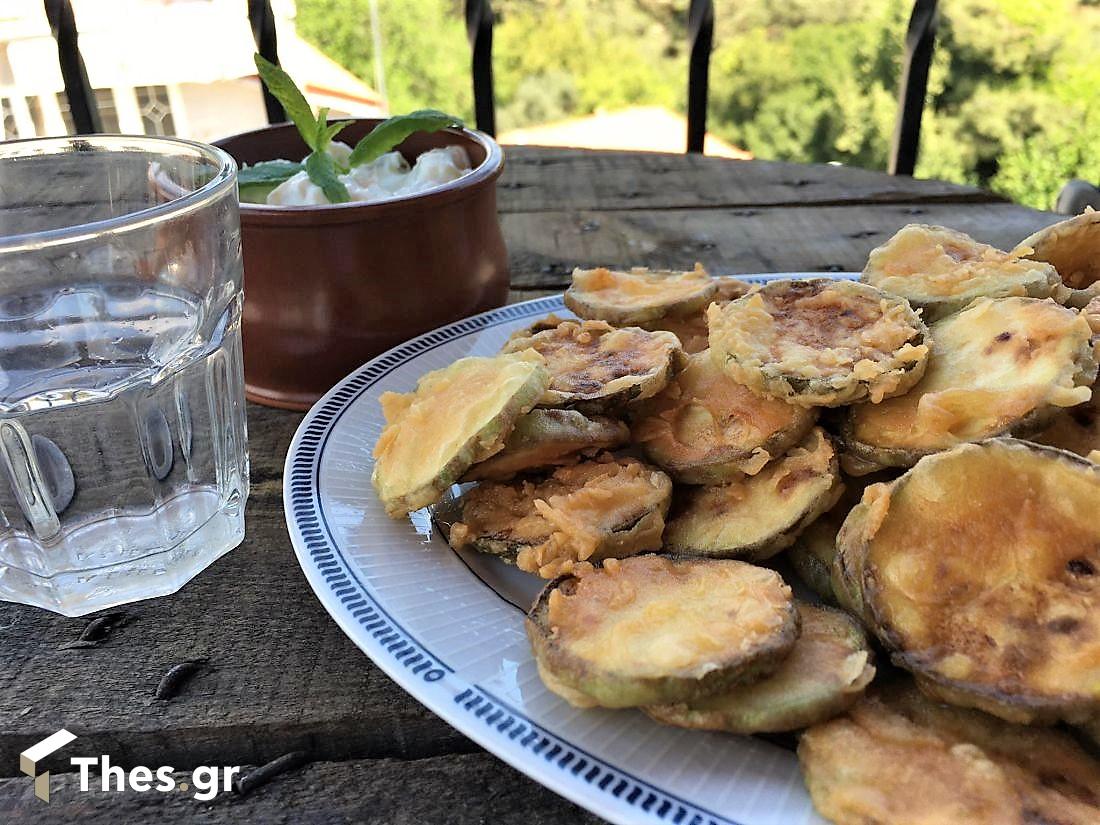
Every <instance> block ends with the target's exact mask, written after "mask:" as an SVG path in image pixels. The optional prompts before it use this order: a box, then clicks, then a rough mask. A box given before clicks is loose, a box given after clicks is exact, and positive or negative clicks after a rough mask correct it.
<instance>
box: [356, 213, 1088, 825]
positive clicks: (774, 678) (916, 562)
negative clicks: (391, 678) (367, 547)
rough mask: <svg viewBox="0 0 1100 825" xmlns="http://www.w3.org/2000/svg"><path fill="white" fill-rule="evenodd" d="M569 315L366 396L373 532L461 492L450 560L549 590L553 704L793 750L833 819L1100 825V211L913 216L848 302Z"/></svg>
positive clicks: (574, 302)
mask: <svg viewBox="0 0 1100 825" xmlns="http://www.w3.org/2000/svg"><path fill="white" fill-rule="evenodd" d="M565 303H566V306H568V307H569V308H570V309H571V310H572V311H573V312H574V313H575V314H576V315H577V316H578V317H577V318H576V319H564V318H558V317H554V316H551V317H549V318H547V319H543V320H541V321H538V322H536V323H535V324H533V325H532V326H531V327H529V328H528V329H526V330H523V331H521V332H519V333H516V334H515V335H513V336H512V338H511V339H509V341H508V342H507V343H506V345H505V346H504V348H503V350H502V352H501V353H500V354H499V355H497V356H495V357H491V358H467V359H462V360H460V361H458V362H456V363H454V364H452V365H451V366H449V367H446V368H444V369H442V370H439V371H436V372H433V373H431V374H429V375H426V376H424V377H423V378H422V379H421V381H420V383H419V384H418V386H417V388H416V390H415V391H414V392H411V393H407V394H404V395H394V394H388V395H387V396H385V397H384V398H383V399H382V403H383V407H384V412H385V417H386V421H387V425H386V427H385V429H384V431H383V432H382V434H381V436H380V438H379V440H378V444H377V446H376V449H375V465H374V476H373V482H374V485H375V488H376V490H377V491H378V494H379V496H380V498H381V500H382V502H383V503H384V505H385V507H386V509H387V511H388V512H389V513H390V514H391V515H393V516H395V517H400V516H403V515H404V514H406V513H407V512H409V511H410V510H413V509H417V508H420V507H423V506H426V505H430V504H433V503H435V502H438V501H439V500H440V499H441V497H442V496H443V494H444V492H445V491H447V490H448V489H449V488H451V486H452V485H453V484H455V483H456V482H475V481H476V482H477V484H476V486H469V485H467V486H464V488H463V489H464V492H463V493H462V495H461V497H460V498H459V500H458V502H457V513H458V514H457V516H456V517H455V518H454V519H453V521H451V523H449V524H447V526H446V527H447V530H448V538H449V541H450V543H451V545H452V546H454V547H455V548H456V549H459V548H470V549H473V550H477V551H480V552H484V553H490V554H493V555H496V556H498V557H499V558H501V559H502V560H504V561H505V562H508V563H511V564H515V565H517V566H518V567H519V568H520V569H522V570H525V571H527V572H530V573H533V574H536V575H539V576H541V577H543V578H545V579H549V580H550V581H549V582H548V584H547V585H546V586H545V588H544V589H543V591H542V593H541V594H540V595H539V597H538V599H537V601H536V602H535V604H534V606H533V607H532V608H531V610H530V612H529V613H528V617H527V631H528V636H529V638H530V641H531V646H532V650H533V652H534V657H535V661H536V663H537V666H538V670H539V674H540V676H541V677H542V680H543V682H544V683H545V684H546V686H547V687H548V688H549V689H550V690H551V691H553V692H554V693H556V694H558V695H559V696H561V697H563V698H564V699H565V700H566V701H568V702H570V703H572V704H573V705H576V706H578V707H596V706H599V707H605V708H639V709H640V710H642V711H643V712H644V713H646V714H647V715H648V716H649V717H651V718H652V719H654V720H656V721H658V722H661V723H664V724H669V725H676V726H680V727H684V728H698V729H705V730H718V731H727V732H730V733H738V734H757V733H781V732H791V731H802V733H801V735H800V740H799V748H798V753H799V758H800V760H801V763H802V767H803V771H804V774H805V778H806V783H807V786H808V788H809V790H810V793H811V796H812V798H813V801H814V804H815V806H816V807H817V809H818V810H819V811H820V812H821V813H822V814H823V815H824V816H825V817H827V818H829V819H830V820H832V821H834V822H836V823H841V825H866V823H882V825H889V824H891V823H914V824H915V823H921V824H922V825H925V824H927V823H990V824H991V825H999V823H1020V824H1021V825H1023V823H1054V822H1057V823H1100V760H1098V759H1097V758H1096V754H1097V753H1098V752H1100V751H1098V750H1097V748H1098V747H1100V400H1098V399H1096V398H1095V397H1094V395H1093V385H1094V384H1095V383H1096V378H1097V337H1098V336H1100V217H1098V214H1097V213H1092V212H1087V213H1085V214H1084V215H1081V216H1079V217H1077V218H1073V219H1071V220H1069V221H1064V222H1063V223H1060V224H1056V225H1054V226H1052V227H1049V228H1048V229H1046V230H1043V231H1042V232H1040V233H1037V234H1036V235H1033V236H1031V237H1030V238H1027V239H1026V240H1025V241H1024V242H1022V243H1021V245H1019V246H1018V247H1017V248H1016V249H1014V250H1013V251H1011V252H1004V251H1001V250H997V249H994V248H993V247H990V246H987V245H985V244H980V243H978V242H977V241H975V240H973V239H972V238H969V237H968V236H966V235H964V234H962V233H960V232H955V231H952V230H949V229H945V228H942V227H931V226H923V225H917V224H914V225H910V226H906V227H904V228H902V229H901V230H900V231H899V232H898V233H897V234H896V235H895V236H894V237H893V238H891V239H890V240H889V241H888V242H887V243H885V244H884V245H882V246H881V247H879V248H878V249H876V250H874V251H873V252H872V253H871V256H870V258H869V260H868V264H867V267H866V269H865V271H864V273H863V275H862V277H861V279H860V281H859V282H852V281H837V280H829V279H808V280H786V281H783V280H780V281H772V282H769V283H767V284H765V285H763V286H760V287H757V286H750V285H748V284H745V283H743V282H740V281H736V280H735V279H731V278H712V277H711V276H710V275H708V274H707V273H706V272H705V271H704V270H703V269H702V267H700V266H698V265H696V267H695V269H694V270H689V271H685V272H668V271H650V270H647V269H632V270H629V271H623V272H616V271H612V270H609V269H593V270H577V271H576V272H575V273H574V278H573V285H572V286H571V288H570V289H569V290H568V291H567V292H566V294H565ZM781 571H782V572H781ZM788 571H793V572H794V574H795V575H796V577H797V579H798V580H799V581H798V582H796V584H799V586H804V589H803V590H802V592H803V593H805V594H806V595H805V596H804V597H799V598H796V597H795V594H794V592H793V591H792V589H791V587H790V586H789V584H788V582H787V581H785V580H784V578H783V575H784V574H786V573H787V572H788ZM876 650H877V651H878V653H879V654H880V665H879V671H880V674H881V675H880V677H879V678H878V679H877V680H876V681H875V682H874V684H872V680H875V676H876V667H875V665H874V663H873V662H874V655H875V651H876ZM882 661H888V662H889V664H887V665H885V666H884V665H883V664H882Z"/></svg>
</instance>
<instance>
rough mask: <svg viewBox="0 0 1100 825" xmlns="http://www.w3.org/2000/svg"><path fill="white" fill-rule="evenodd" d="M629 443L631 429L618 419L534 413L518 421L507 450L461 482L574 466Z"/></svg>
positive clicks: (575, 413)
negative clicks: (561, 466)
mask: <svg viewBox="0 0 1100 825" xmlns="http://www.w3.org/2000/svg"><path fill="white" fill-rule="evenodd" d="M629 440H630V429H629V428H628V427H627V426H626V424H624V423H623V422H622V421H619V420H618V419H616V418H609V417H607V416H606V415H594V416H592V417H591V418H589V417H588V416H586V415H585V414H584V413H582V412H579V411H578V410H531V412H529V413H527V414H526V415H522V416H520V417H519V419H518V420H517V421H516V426H515V429H513V430H512V433H511V435H509V436H508V440H507V441H505V442H504V449H503V450H501V451H500V452H499V453H497V454H496V455H494V456H491V457H490V458H487V459H485V460H484V461H481V462H478V463H477V464H475V465H474V466H473V467H471V468H470V469H469V470H467V471H466V475H464V476H463V477H462V480H463V481H484V480H489V481H507V480H508V479H510V478H512V477H514V476H515V475H517V474H518V473H522V472H531V471H533V470H542V469H545V468H547V467H557V466H559V465H563V464H573V463H575V462H576V461H577V460H578V459H580V458H581V457H582V456H591V455H594V454H595V453H596V452H598V451H599V450H605V449H612V448H614V447H621V446H622V445H623V444H625V443H626V442H627V441H629Z"/></svg>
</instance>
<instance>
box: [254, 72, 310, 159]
mask: <svg viewBox="0 0 1100 825" xmlns="http://www.w3.org/2000/svg"><path fill="white" fill-rule="evenodd" d="M255 61H256V71H258V72H259V73H260V80H262V81H263V82H264V85H265V86H266V87H267V90H268V91H269V92H271V94H273V95H274V96H275V99H276V100H278V101H279V102H280V103H281V104H283V109H284V110H285V111H286V115H287V117H289V118H290V121H291V123H293V124H294V125H295V126H297V127H298V131H299V132H301V134H302V139H303V140H305V142H306V145H307V146H308V147H309V148H310V149H316V148H317V147H316V146H315V145H314V144H315V143H316V140H317V118H315V117H314V116H313V109H311V108H310V105H309V102H308V101H307V100H306V99H305V96H304V95H303V94H302V93H301V92H300V91H298V87H297V86H295V85H294V81H293V80H291V79H290V75H288V74H287V73H286V72H284V71H283V70H282V69H280V68H279V67H278V66H276V65H275V64H274V63H272V62H270V61H269V60H265V59H264V57H263V56H262V55H259V54H257V55H256V56H255Z"/></svg>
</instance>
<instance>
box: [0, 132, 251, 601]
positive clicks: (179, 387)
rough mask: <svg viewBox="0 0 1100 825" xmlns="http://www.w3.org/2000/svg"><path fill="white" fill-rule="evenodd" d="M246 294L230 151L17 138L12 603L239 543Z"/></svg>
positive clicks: (186, 564) (199, 563) (144, 589)
mask: <svg viewBox="0 0 1100 825" xmlns="http://www.w3.org/2000/svg"><path fill="white" fill-rule="evenodd" d="M242 298H243V293H242V271H241V244H240V227H239V224H238V217H237V192H236V166H235V164H234V162H233V160H232V159H231V158H230V157H229V156H228V155H227V154H225V153H224V152H222V151H221V150H219V149H215V148H214V147H211V146H204V145H202V144H198V143H191V142H189V141H184V140H174V139H167V138H145V137H119V136H93V137H73V138H50V139H44V140H27V141H15V142H11V143H4V144H0V599H3V600H7V601H13V602H22V603H24V604H31V605H38V606H40V607H45V608H48V609H50V610H54V611H57V612H58V613H63V614H65V615H68V616H78V615H82V614H84V613H89V612H91V611H93V610H99V609H101V608H105V607H109V606H111V605H116V604H120V603H122V602H128V601H133V600H135V599H144V598H148V597H150V596H160V595H164V594H166V593H171V592H174V591H175V590H177V589H179V588H180V587H181V586H182V585H183V584H184V583H185V582H187V581H188V580H189V579H191V578H192V577H193V576H194V575H195V574H196V573H198V572H199V571H201V570H202V569H203V568H205V567H206V566H207V565H209V564H210V563H211V562H213V561H214V560H215V559H217V558H218V557H219V556H221V555H223V554H224V553H226V552H227V551H229V550H231V549H232V548H234V547H236V546H237V545H238V544H239V543H240V542H241V540H242V538H243V537H244V503H245V498H246V497H247V495H248V451H247V445H246V440H245V408H244V379H243V374H242V373H243V370H242V362H241V333H240V322H241V303H242Z"/></svg>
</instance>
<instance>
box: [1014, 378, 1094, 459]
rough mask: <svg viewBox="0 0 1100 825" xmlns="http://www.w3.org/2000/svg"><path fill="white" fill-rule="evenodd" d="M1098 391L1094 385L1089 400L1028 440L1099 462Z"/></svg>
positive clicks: (1065, 413)
mask: <svg viewBox="0 0 1100 825" xmlns="http://www.w3.org/2000/svg"><path fill="white" fill-rule="evenodd" d="M1097 389H1098V388H1097V387H1096V386H1093V388H1092V398H1090V399H1089V400H1088V401H1087V402H1085V403H1084V404H1078V405H1077V406H1076V407H1070V408H1069V409H1067V410H1063V411H1062V412H1060V413H1058V414H1057V415H1056V416H1055V417H1054V418H1053V419H1052V420H1051V422H1050V424H1049V426H1047V428H1046V429H1045V430H1043V431H1042V432H1041V433H1039V434H1038V435H1036V436H1035V437H1034V438H1032V439H1031V440H1032V441H1035V442H1036V443H1038V444H1045V445H1047V446H1048V447H1057V448H1058V449H1059V450H1069V452H1071V453H1077V455H1079V456H1082V457H1084V458H1088V459H1091V460H1092V461H1094V462H1097V463H1100V395H1098V394H1097Z"/></svg>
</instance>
